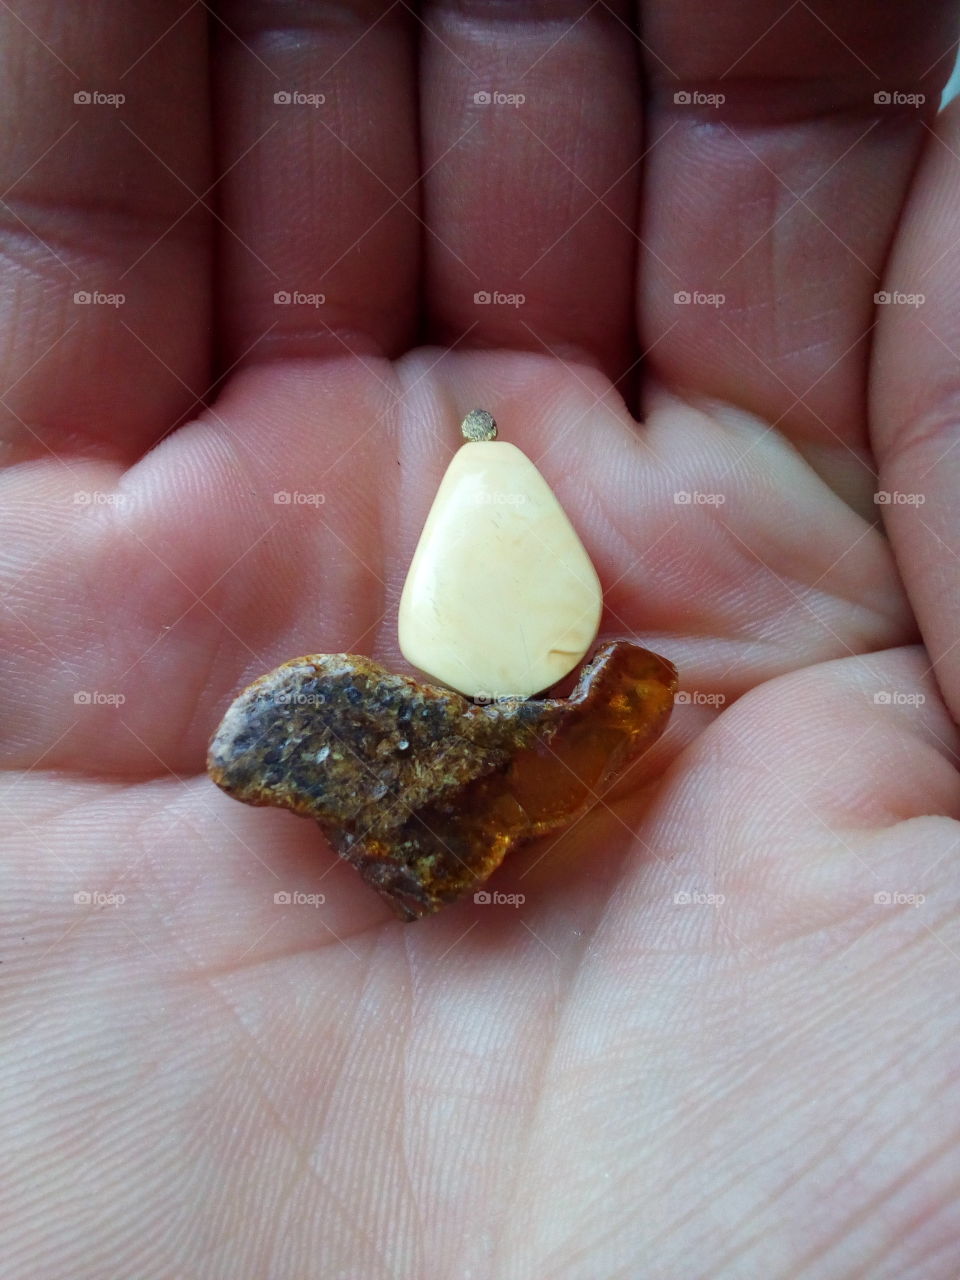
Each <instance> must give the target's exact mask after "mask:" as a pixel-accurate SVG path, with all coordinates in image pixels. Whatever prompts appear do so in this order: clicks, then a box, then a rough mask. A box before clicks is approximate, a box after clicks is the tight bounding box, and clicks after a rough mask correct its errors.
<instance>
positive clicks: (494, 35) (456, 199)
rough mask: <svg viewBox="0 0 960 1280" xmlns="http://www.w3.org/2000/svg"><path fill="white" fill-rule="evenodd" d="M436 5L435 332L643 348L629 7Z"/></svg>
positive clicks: (430, 123)
mask: <svg viewBox="0 0 960 1280" xmlns="http://www.w3.org/2000/svg"><path fill="white" fill-rule="evenodd" d="M549 9H550V17H551V21H548V22H545V21H544V20H543V13H544V6H542V5H540V4H533V3H514V4H511V5H509V6H490V5H488V4H484V3H476V2H473V0H467V2H466V3H464V2H457V3H438V4H432V5H429V6H428V7H427V8H426V10H425V13H424V25H425V27H426V32H425V34H424V36H423V53H422V66H423V90H422V92H423V112H422V116H423V165H424V180H423V190H424V201H425V204H424V209H425V216H426V218H427V222H428V234H427V237H426V239H425V241H424V252H425V258H426V278H427V285H426V289H427V297H426V306H427V311H428V317H429V325H430V329H431V334H432V337H433V338H434V339H435V340H436V341H438V342H452V341H460V340H461V339H462V340H463V341H464V342H465V344H466V345H468V346H502V347H511V348H520V349H524V350H532V351H536V352H538V353H543V352H544V351H545V350H552V351H557V352H560V353H564V352H570V351H571V350H572V351H575V352H577V353H578V354H580V355H586V356H587V357H588V358H589V359H591V360H592V361H594V362H595V363H597V364H599V365H600V367H601V368H603V370H604V371H605V372H606V373H607V374H608V376H610V377H611V378H612V379H614V380H617V379H619V378H620V377H621V375H623V373H624V371H625V370H626V369H627V368H628V367H629V366H630V364H631V362H632V359H633V348H634V345H635V343H634V328H633V318H632V296H633V289H632V273H633V267H634V263H635V260H636V236H635V234H634V230H633V228H634V218H635V209H636V197H637V191H638V187H639V168H640V111H639V105H638V104H639V92H638V89H639V86H638V81H637V73H636V58H635V49H634V42H633V39H632V36H631V32H630V30H629V27H628V26H627V24H626V21H625V14H626V9H627V6H625V5H622V4H620V5H605V4H601V5H587V4H584V3H579V2H578V3H562V4H554V5H551V6H549Z"/></svg>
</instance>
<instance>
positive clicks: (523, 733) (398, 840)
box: [207, 640, 677, 920]
mask: <svg viewBox="0 0 960 1280" xmlns="http://www.w3.org/2000/svg"><path fill="white" fill-rule="evenodd" d="M676 684H677V676H676V671H675V669H674V667H673V666H672V664H671V663H669V662H667V661H666V660H665V659H664V658H660V657H658V656H657V655H656V654H654V653H651V652H650V651H649V650H647V649H642V648H640V646H639V645H635V644H631V643H630V642H629V641H625V640H616V641H613V642H612V643H610V644H607V645H605V646H603V648H601V649H600V650H599V651H598V652H597V654H596V656H595V657H594V658H593V660H592V662H590V663H589V664H588V665H587V666H586V667H584V668H583V671H582V672H581V675H580V679H579V682H578V684H577V687H576V689H575V690H574V691H573V693H572V694H571V695H570V697H569V698H557V699H541V700H536V699H530V700H528V701H526V702H519V701H517V702H505V703H496V704H493V705H484V706H481V705H476V704H474V703H472V702H469V701H468V700H467V699H466V698H463V697H461V696H460V695H459V694H457V693H453V692H452V691H450V690H448V689H441V688H438V687H436V686H433V685H424V684H418V683H417V682H416V681H414V680H410V679H408V678H407V677H406V676H398V675H393V674H392V673H391V672H389V671H387V670H386V669H385V668H383V667H381V666H379V665H378V664H377V663H375V662H372V661H371V660H370V659H369V658H363V657H357V656H355V655H353V654H342V653H340V654H316V655H311V656H308V657H304V658H296V659H295V660H294V661H293V662H287V663H284V665H283V666H281V667H277V668H276V670H274V671H270V672H268V673H267V674H266V675H264V676H261V677H260V679H259V680H256V681H255V682H254V683H253V684H252V685H250V686H249V688H247V689H245V690H244V691H243V693H241V694H240V696H239V697H238V698H237V699H236V700H235V702H234V703H233V704H232V705H231V707H230V708H229V710H228V711H227V714H226V715H225V717H224V719H223V722H222V723H221V725H220V728H219V729H218V730H217V733H216V735H215V737H214V739H213V741H212V742H211V744H210V753H209V757H208V761H207V766H208V769H209V772H210V776H211V777H212V778H213V780H214V782H216V784H217V785H218V786H219V787H222V788H223V790H224V791H226V792H227V793H228V794H229V795H232V796H234V797H235V798H236V799H238V800H242V801H244V802H245V803H247V804H255V805H275V806H277V807H279V808H284V809H292V810H293V811H294V813H299V814H302V815H304V816H305V817H311V818H314V819H315V820H316V821H317V822H318V823H319V824H320V826H321V827H322V828H323V830H324V831H325V833H326V834H327V837H328V838H329V840H330V841H331V843H332V844H333V846H334V848H335V849H337V851H338V852H339V853H340V854H341V856H342V857H344V858H346V859H347V860H348V861H349V862H350V863H352V864H353V866H355V867H356V868H357V870H358V871H359V872H360V874H361V875H362V876H363V878H364V880H366V882H367V883H368V884H369V885H370V886H371V887H372V888H374V889H376V890H377V892H378V893H380V894H381V895H382V896H383V897H384V898H385V899H386V900H387V901H388V902H389V903H390V905H391V906H392V907H393V909H394V910H395V911H396V913H397V915H399V916H400V918H401V919H403V920H416V919H418V918H419V917H421V916H425V915H429V914H430V913H432V912H434V911H438V910H439V909H440V908H441V907H443V906H445V905H447V904H448V903H451V902H455V901H456V900H457V899H458V898H461V897H463V896H464V895H465V894H467V893H470V892H471V891H472V890H474V889H475V888H476V887H477V886H478V885H479V884H481V883H482V882H483V881H484V880H486V878H487V877H488V876H489V875H490V874H491V872H492V871H494V870H495V868H496V867H498V866H499V864H500V863H501V862H502V861H503V859H504V857H505V856H506V855H507V854H508V853H509V852H510V851H511V849H514V848H516V847H517V845H519V844H522V843H523V842H524V841H526V840H531V839H533V838H534V837H536V836H540V835H544V834H546V833H547V832H550V831H555V830H557V829H559V828H561V827H563V826H565V825H567V824H568V823H570V822H572V821H573V820H574V819H575V818H577V817H579V816H580V815H581V814H582V813H583V812H584V810H586V809H587V808H589V806H590V804H591V803H592V802H593V800H594V799H595V798H596V791H597V788H598V787H602V786H603V785H604V784H605V783H606V782H607V781H608V780H609V779H610V778H612V777H613V775H614V774H616V773H617V772H618V771H619V770H620V769H622V768H623V767H624V765H626V764H627V763H628V762H629V761H630V760H632V759H634V758H635V757H636V756H637V755H638V754H639V753H640V752H641V751H643V750H644V749H645V748H646V747H648V746H649V745H650V744H651V743H652V742H653V741H655V740H656V738H657V737H659V735H660V733H661V732H662V731H663V728H664V726H665V725H666V722H667V719H668V717H669V715H670V709H671V707H672V705H673V693H674V690H675V689H676Z"/></svg>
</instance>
